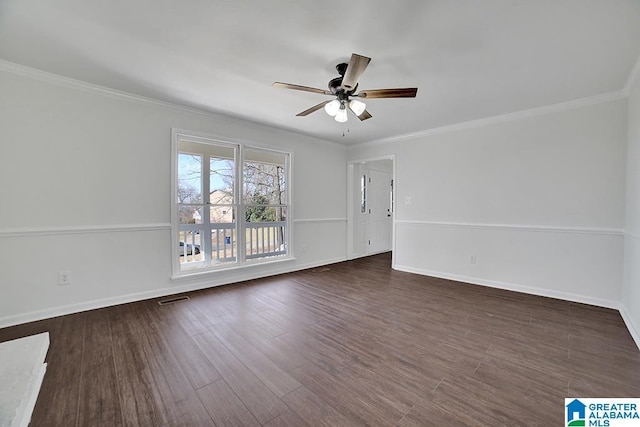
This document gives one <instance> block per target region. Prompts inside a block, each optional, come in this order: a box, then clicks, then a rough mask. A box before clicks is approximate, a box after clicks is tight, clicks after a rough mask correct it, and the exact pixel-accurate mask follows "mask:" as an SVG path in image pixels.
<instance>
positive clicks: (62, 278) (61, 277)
mask: <svg viewBox="0 0 640 427" xmlns="http://www.w3.org/2000/svg"><path fill="white" fill-rule="evenodd" d="M70 284H71V272H70V271H60V272H58V285H70Z"/></svg>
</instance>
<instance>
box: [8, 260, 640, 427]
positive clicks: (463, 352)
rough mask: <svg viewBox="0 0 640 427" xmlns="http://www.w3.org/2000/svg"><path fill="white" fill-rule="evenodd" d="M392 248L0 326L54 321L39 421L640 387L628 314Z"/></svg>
mask: <svg viewBox="0 0 640 427" xmlns="http://www.w3.org/2000/svg"><path fill="white" fill-rule="evenodd" d="M390 263H391V260H390V256H389V255H388V254H384V255H379V256H374V257H369V258H364V259H360V260H356V261H350V262H344V263H340V264H334V265H331V266H328V267H322V268H317V269H312V270H306V271H302V272H298V273H291V274H287V275H282V276H277V277H272V278H266V279H260V280H254V281H250V282H244V283H240V284H236V285H229V286H223V287H217V288H212V289H208V290H203V291H198V292H192V293H189V296H190V297H191V300H189V301H183V302H179V303H175V304H172V305H165V306H159V305H158V304H157V300H149V301H142V302H137V303H132V304H125V305H120V306H116V307H110V308H105V309H100V310H94V311H90V312H85V313H78V314H73V315H69V316H63V317H58V318H53V319H48V320H44V321H39V322H33V323H28V324H24V325H19V326H15V327H11V328H5V329H0V341H7V340H10V339H14V338H18V337H22V336H27V335H31V334H35V333H39V332H43V331H49V333H50V337H51V345H50V348H49V353H48V356H47V362H48V368H47V373H46V376H45V378H44V383H43V385H42V389H41V391H40V395H39V398H38V402H37V404H36V408H35V411H34V414H33V418H32V424H31V425H32V426H65V427H66V426H74V425H77V426H124V425H127V426H129V425H132V426H133V425H137V426H145V427H146V426H214V425H217V426H228V425H249V426H250V425H266V426H296V427H297V426H304V425H311V426H317V425H327V426H350V425H383V426H395V425H400V426H410V425H419V426H424V425H438V426H458V425H487V426H495V425H561V424H562V422H563V417H564V398H565V397H640V352H639V351H638V349H637V347H636V346H635V344H634V342H633V340H632V338H631V336H630V335H629V333H628V331H627V330H626V329H625V326H624V324H623V321H622V319H621V318H620V315H619V314H618V312H616V311H614V310H608V309H603V308H598V307H592V306H588V305H582V304H576V303H570V302H566V301H559V300H554V299H550V298H542V297H535V296H531V295H524V294H518V293H514V292H508V291H501V290H496V289H491V288H484V287H481V286H475V285H468V284H463V283H458V282H451V281H447V280H443V279H435V278H429V277H423V276H417V275H413V274H409V273H402V272H397V271H392V270H391V269H390V268H389V266H390Z"/></svg>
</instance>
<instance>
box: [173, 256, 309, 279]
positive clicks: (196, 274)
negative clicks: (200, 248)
mask: <svg viewBox="0 0 640 427" xmlns="http://www.w3.org/2000/svg"><path fill="white" fill-rule="evenodd" d="M295 260H296V258H295V257H294V256H287V257H282V258H278V259H270V260H251V261H246V262H245V263H244V264H243V265H232V266H228V267H227V266H217V267H209V268H206V269H202V270H198V271H186V272H183V273H179V274H172V275H171V281H172V282H180V281H186V280H191V279H196V278H203V277H208V276H213V275H215V274H216V273H224V272H228V271H229V272H232V271H242V270H246V269H252V268H254V267H259V266H268V265H273V264H281V263H286V262H291V261H295Z"/></svg>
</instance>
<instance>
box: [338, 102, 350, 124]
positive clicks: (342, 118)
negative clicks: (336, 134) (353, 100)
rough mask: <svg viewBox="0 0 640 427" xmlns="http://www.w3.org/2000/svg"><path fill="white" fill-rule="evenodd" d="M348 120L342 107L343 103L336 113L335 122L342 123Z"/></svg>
mask: <svg viewBox="0 0 640 427" xmlns="http://www.w3.org/2000/svg"><path fill="white" fill-rule="evenodd" d="M347 120H348V118H347V109H346V108H344V105H342V106H341V108H340V109H339V110H338V112H337V113H336V122H340V123H344V122H346V121H347Z"/></svg>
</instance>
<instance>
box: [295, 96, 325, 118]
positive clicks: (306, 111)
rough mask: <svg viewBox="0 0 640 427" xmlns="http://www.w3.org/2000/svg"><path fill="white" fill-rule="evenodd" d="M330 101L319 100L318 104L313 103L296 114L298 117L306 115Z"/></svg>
mask: <svg viewBox="0 0 640 427" xmlns="http://www.w3.org/2000/svg"><path fill="white" fill-rule="evenodd" d="M330 102H331V100H329V101H324V102H321V103H320V104H317V105H314V106H313V107H311V108H308V109H306V110H304V111H303V112H301V113H298V114H296V116H300V117H302V116H308V115H309V114H311V113H313V112H316V111H318V110H319V109H321V108H322V107H324V106H325V105H327V104H328V103H330Z"/></svg>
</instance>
